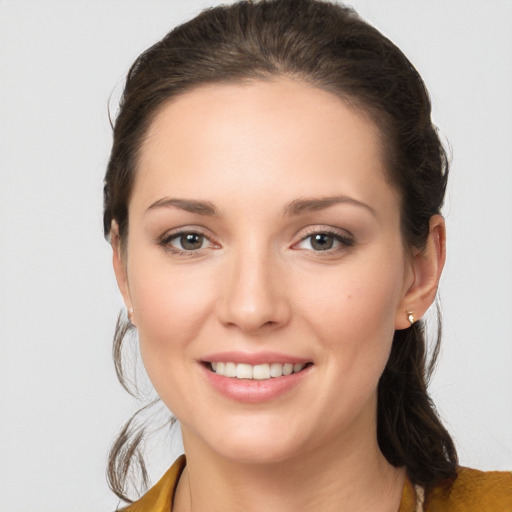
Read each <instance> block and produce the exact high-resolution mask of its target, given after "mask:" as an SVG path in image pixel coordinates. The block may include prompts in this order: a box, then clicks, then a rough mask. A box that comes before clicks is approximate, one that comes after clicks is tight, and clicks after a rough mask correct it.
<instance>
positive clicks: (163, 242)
mask: <svg viewBox="0 0 512 512" xmlns="http://www.w3.org/2000/svg"><path fill="white" fill-rule="evenodd" d="M187 235H196V236H199V237H202V239H203V243H204V242H207V243H209V244H211V245H215V244H214V243H213V242H212V240H211V239H210V238H209V237H207V236H206V235H205V234H204V233H201V232H199V231H194V230H186V231H178V232H175V233H170V234H169V233H166V234H165V235H164V236H162V237H161V238H160V240H159V241H158V244H159V245H160V246H162V247H163V248H164V249H165V250H166V251H168V252H170V253H172V254H176V255H178V256H180V255H182V256H199V255H200V254H201V252H200V251H201V250H204V249H207V248H208V247H199V248H198V249H179V248H177V247H174V246H173V245H171V242H173V241H174V240H179V239H180V238H182V237H184V236H187Z"/></svg>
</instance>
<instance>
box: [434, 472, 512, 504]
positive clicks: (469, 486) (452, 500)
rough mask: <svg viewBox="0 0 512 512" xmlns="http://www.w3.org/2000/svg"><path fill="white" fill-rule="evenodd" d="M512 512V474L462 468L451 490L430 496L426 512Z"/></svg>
mask: <svg viewBox="0 0 512 512" xmlns="http://www.w3.org/2000/svg"><path fill="white" fill-rule="evenodd" d="M447 511H453V512H459V511H460V512H512V472H509V471H477V470H476V469H470V468H463V467H461V468H459V471H458V476H457V480H455V482H454V483H453V485H452V486H451V487H449V488H446V487H442V486H439V487H436V488H434V489H432V491H431V492H430V493H429V497H428V501H427V506H426V512H447Z"/></svg>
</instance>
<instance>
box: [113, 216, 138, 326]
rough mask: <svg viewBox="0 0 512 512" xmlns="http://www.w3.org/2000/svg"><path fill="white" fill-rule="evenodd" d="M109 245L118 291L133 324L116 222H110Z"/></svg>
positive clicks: (128, 288) (123, 259) (123, 256)
mask: <svg viewBox="0 0 512 512" xmlns="http://www.w3.org/2000/svg"><path fill="white" fill-rule="evenodd" d="M110 245H111V246H112V264H113V266H114V273H115V276H116V281H117V286H118V287H119V291H120V292H121V295H122V296H123V300H124V303H125V306H126V309H127V311H128V312H129V313H128V314H129V318H130V322H131V323H132V324H134V320H133V308H132V300H131V295H130V287H129V283H128V275H127V272H126V261H125V259H126V258H125V255H124V254H123V247H122V243H121V239H120V237H119V226H118V225H117V222H116V221H112V228H111V230H110Z"/></svg>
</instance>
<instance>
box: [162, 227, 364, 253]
mask: <svg viewBox="0 0 512 512" xmlns="http://www.w3.org/2000/svg"><path fill="white" fill-rule="evenodd" d="M187 235H192V236H194V235H195V236H199V237H202V244H203V243H205V242H207V243H209V244H210V247H199V248H197V249H179V248H177V247H174V246H173V245H171V242H173V241H174V240H179V239H180V238H182V237H184V236H187ZM322 235H323V236H326V237H332V239H333V244H334V243H336V242H338V243H339V246H337V247H329V248H328V249H321V250H315V249H313V248H311V249H307V248H300V247H297V246H299V245H300V244H302V243H303V242H305V241H306V240H308V239H312V237H314V236H322ZM354 243H355V241H354V238H353V237H352V235H341V234H340V233H339V232H337V231H334V230H330V229H317V230H312V231H311V232H310V233H308V234H307V235H306V236H304V237H302V238H301V239H300V240H299V241H298V242H296V243H295V244H293V245H292V249H295V250H307V251H311V252H314V253H318V254H319V255H323V254H325V255H329V254H331V255H332V254H333V253H335V252H338V251H340V250H344V249H347V248H349V247H352V246H353V245H354ZM158 244H159V245H160V246H161V247H163V248H164V249H165V250H166V251H168V252H170V253H172V254H176V255H178V256H180V255H181V256H199V255H200V254H202V251H203V250H204V249H208V248H211V246H215V244H214V242H212V240H211V239H210V238H209V237H208V236H206V235H205V234H204V233H201V232H199V231H194V230H186V231H178V232H174V233H170V234H169V233H166V234H165V235H163V236H162V237H161V238H160V239H159V241H158ZM202 244H201V245H202Z"/></svg>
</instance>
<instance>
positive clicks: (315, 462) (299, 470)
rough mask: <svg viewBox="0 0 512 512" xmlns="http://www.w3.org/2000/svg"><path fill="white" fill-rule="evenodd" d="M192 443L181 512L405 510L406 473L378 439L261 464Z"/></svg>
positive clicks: (179, 496)
mask: <svg viewBox="0 0 512 512" xmlns="http://www.w3.org/2000/svg"><path fill="white" fill-rule="evenodd" d="M187 437H188V436H185V435H184V445H185V449H186V450H185V451H186V453H187V467H186V469H185V471H184V474H183V476H182V478H181V479H180V482H179V485H178V489H177V493H176V498H175V504H174V507H173V511H176V512H198V511H201V512H231V511H232V512H235V511H236V512H238V511H240V510H244V511H247V512H263V511H264V512H277V511H279V512H292V511H293V512H296V511H297V510H300V511H301V512H313V511H315V512H317V511H318V510H322V512H342V511H350V512H359V511H361V512H362V511H372V512H381V511H382V512H396V511H397V510H398V508H399V505H400V500H401V496H402V488H403V483H404V478H405V471H404V470H403V469H401V468H395V467H393V466H391V465H390V464H389V463H388V462H387V461H386V459H385V458H384V456H383V455H382V453H381V452H380V450H379V448H378V444H377V439H376V435H373V436H372V437H371V438H367V439H364V440H362V439H361V438H360V436H358V437H359V439H356V438H352V439H346V438H345V439H339V440H333V441H331V442H329V443H325V444H324V446H323V447H317V448H315V449H312V450H310V451H307V452H305V453H302V454H301V455H300V457H296V458H293V459H287V460H286V461H279V462H273V463H258V464H254V463H244V462H239V461H236V460H232V459H226V458H223V457H220V456H219V455H218V454H216V453H215V452H212V451H211V450H209V449H207V448H206V447H205V446H202V447H201V446H200V445H199V443H197V442H192V443H188V442H187V441H190V439H187ZM187 445H189V447H188V446H187Z"/></svg>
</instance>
